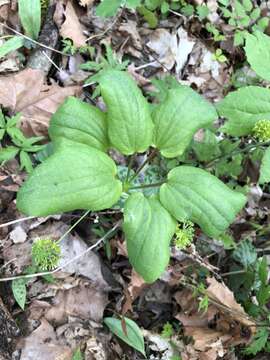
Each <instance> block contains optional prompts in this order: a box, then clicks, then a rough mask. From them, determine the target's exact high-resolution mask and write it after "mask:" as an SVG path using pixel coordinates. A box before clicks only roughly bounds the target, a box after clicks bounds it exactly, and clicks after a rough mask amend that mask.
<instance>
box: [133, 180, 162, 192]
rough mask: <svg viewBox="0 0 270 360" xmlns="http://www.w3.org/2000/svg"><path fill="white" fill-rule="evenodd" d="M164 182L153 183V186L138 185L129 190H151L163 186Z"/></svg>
mask: <svg viewBox="0 0 270 360" xmlns="http://www.w3.org/2000/svg"><path fill="white" fill-rule="evenodd" d="M165 182H166V181H165V180H164V181H160V182H158V183H154V184H144V185H140V186H133V187H130V188H129V190H136V189H146V188H151V187H158V186H161V185H162V184H165Z"/></svg>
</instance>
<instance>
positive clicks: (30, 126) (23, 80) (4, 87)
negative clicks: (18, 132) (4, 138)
mask: <svg viewBox="0 0 270 360" xmlns="http://www.w3.org/2000/svg"><path fill="white" fill-rule="evenodd" d="M44 82H45V77H44V73H43V72H42V71H41V70H34V69H30V68H29V69H25V70H23V71H20V72H19V73H16V74H12V75H8V76H0V104H1V105H2V106H3V107H6V108H9V109H11V110H12V111H13V112H20V113H21V128H22V130H23V131H24V133H25V135H26V136H33V135H36V136H39V135H47V129H48V125H49V121H50V118H51V116H52V114H53V113H54V112H55V111H56V110H57V108H58V107H59V105H60V104H61V103H62V102H63V101H64V100H65V98H66V97H67V96H71V95H78V94H79V93H80V91H81V88H80V87H79V86H70V87H60V86H59V85H57V84H53V85H47V84H45V83H44Z"/></svg>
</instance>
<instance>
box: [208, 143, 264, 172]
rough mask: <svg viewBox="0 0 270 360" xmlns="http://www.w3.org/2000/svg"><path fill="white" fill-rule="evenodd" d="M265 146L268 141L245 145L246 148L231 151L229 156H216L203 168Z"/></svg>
mask: <svg viewBox="0 0 270 360" xmlns="http://www.w3.org/2000/svg"><path fill="white" fill-rule="evenodd" d="M265 145H270V141H264V142H261V143H258V144H250V145H247V146H246V147H244V148H243V149H238V150H235V151H232V152H231V153H229V154H226V155H222V156H218V157H216V158H215V159H213V160H211V161H210V162H209V163H208V164H206V166H205V167H206V168H209V167H211V166H212V165H214V163H215V162H217V161H219V160H223V159H227V158H229V157H231V156H234V155H237V154H240V153H243V152H246V151H249V150H251V149H256V148H257V147H260V146H265Z"/></svg>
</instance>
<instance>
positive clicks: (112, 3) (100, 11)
mask: <svg viewBox="0 0 270 360" xmlns="http://www.w3.org/2000/svg"><path fill="white" fill-rule="evenodd" d="M122 2H123V0H102V2H101V3H100V4H99V5H98V6H97V9H96V15H97V16H101V17H110V16H114V15H116V13H117V10H118V9H119V7H120V6H121V5H122Z"/></svg>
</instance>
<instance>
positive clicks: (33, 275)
mask: <svg viewBox="0 0 270 360" xmlns="http://www.w3.org/2000/svg"><path fill="white" fill-rule="evenodd" d="M120 224H121V221H118V222H117V223H116V224H115V225H114V227H113V228H112V229H111V230H109V231H108V232H107V233H106V234H105V235H104V236H103V237H102V238H100V239H99V240H98V241H97V242H96V243H95V244H94V245H92V246H90V247H89V248H87V249H86V250H85V251H83V252H82V253H80V254H78V255H77V256H75V257H74V258H73V259H70V260H69V261H67V262H66V263H64V264H63V265H61V266H59V267H57V268H56V269H54V270H52V271H44V272H39V273H35V274H27V275H18V276H12V277H7V278H2V279H0V282H5V281H12V280H18V279H31V278H33V277H38V276H45V275H52V274H55V273H57V272H59V271H61V270H63V269H64V268H65V267H67V266H68V265H70V264H72V263H74V262H76V261H77V260H78V259H79V258H81V257H82V256H84V255H86V254H87V253H89V252H90V251H91V250H93V249H94V248H96V247H97V246H98V245H100V244H101V243H102V242H103V241H104V240H106V239H107V237H108V236H109V235H110V234H112V233H113V232H114V231H115V230H116V229H117V228H118V227H119V226H120Z"/></svg>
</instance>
